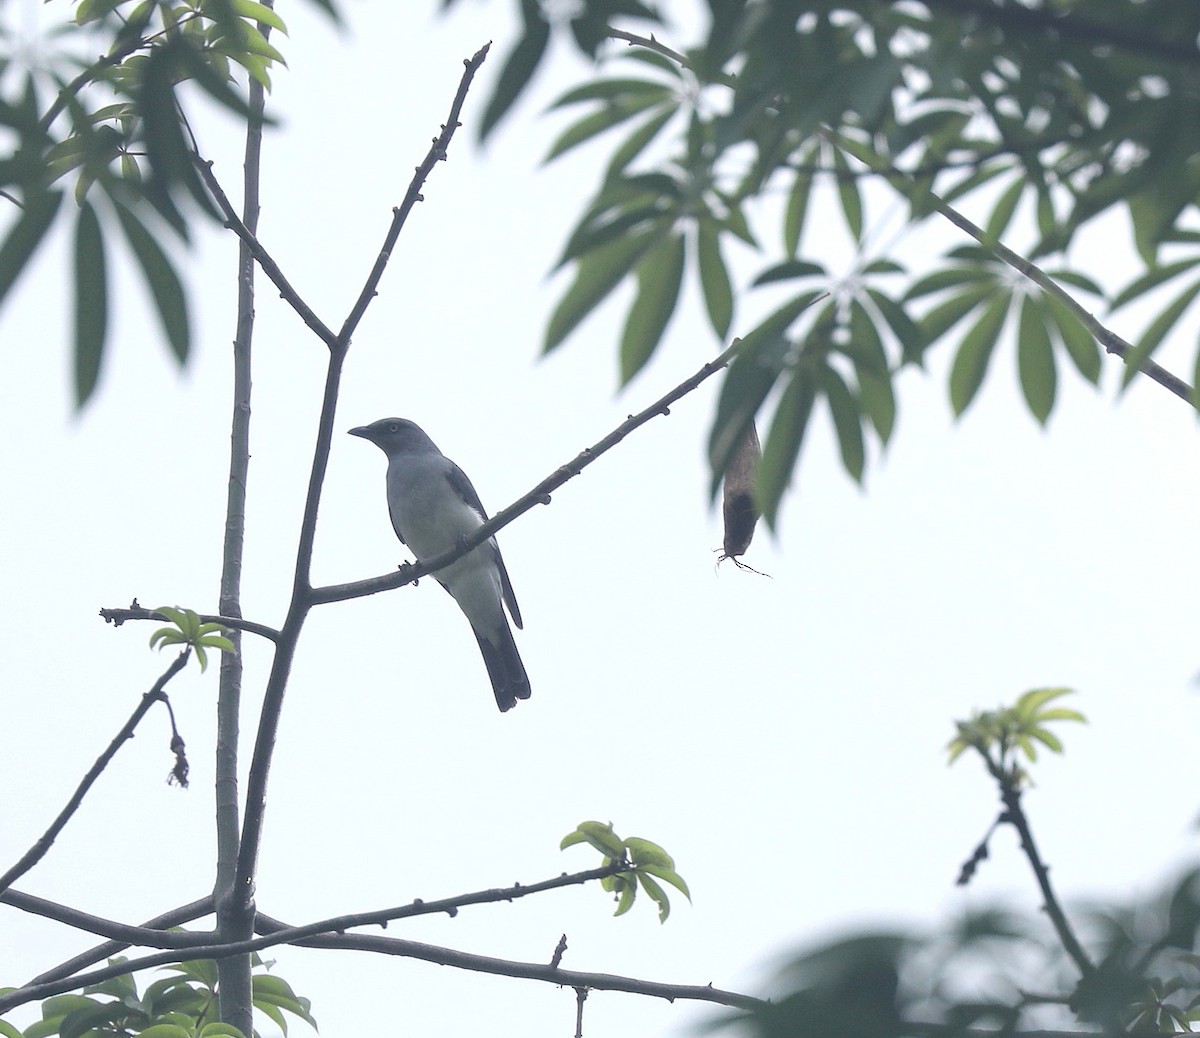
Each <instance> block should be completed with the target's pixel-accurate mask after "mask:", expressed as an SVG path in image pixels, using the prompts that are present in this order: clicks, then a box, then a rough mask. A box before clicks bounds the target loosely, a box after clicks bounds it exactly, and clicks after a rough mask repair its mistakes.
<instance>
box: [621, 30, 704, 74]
mask: <svg viewBox="0 0 1200 1038" xmlns="http://www.w3.org/2000/svg"><path fill="white" fill-rule="evenodd" d="M604 35H605V36H607V37H608V38H609V39H611V40H624V41H625V42H626V43H628V44H629V46H631V47H645V48H646V50H652V51H654V52H655V53H656V54H661V55H662V56H663V57H664V58H669V59H670V60H671V61H673V62H675V63H676V64H677V65H682V66H683V67H684V68H686V69H690V68H691V67H692V63H691V61H690V60H689V59H688V57H687V55H686V54H680V53H679V51H677V50H672V49H671V48H670V47H668V46H667V45H666V44H665V43H661V42H659V40H657V39H656V38H655V36H654V34H653V33H651V34H650V35H649V36H639V35H637V34H636V33H632V32H626V31H625V30H624V29H609V30H607V31H606V32H605V34H604Z"/></svg>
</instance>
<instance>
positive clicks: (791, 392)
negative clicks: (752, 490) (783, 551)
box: [757, 363, 816, 526]
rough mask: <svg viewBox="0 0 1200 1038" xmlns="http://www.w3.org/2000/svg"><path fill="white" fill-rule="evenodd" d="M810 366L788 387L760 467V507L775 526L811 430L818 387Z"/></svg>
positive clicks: (794, 374)
mask: <svg viewBox="0 0 1200 1038" xmlns="http://www.w3.org/2000/svg"><path fill="white" fill-rule="evenodd" d="M810 366H811V365H810V364H803V363H802V364H798V365H797V366H796V367H795V368H793V370H792V374H791V378H790V379H789V381H788V384H787V388H786V389H784V391H783V396H782V397H780V399H779V406H778V407H776V409H775V415H774V417H773V418H772V419H771V430H770V432H769V433H768V434H767V440H766V443H764V444H763V455H762V460H761V461H760V462H759V465H758V480H757V484H758V485H757V490H758V499H759V500H758V504H759V508H760V509H761V511H762V514H763V517H764V518H765V519H766V520H767V522H768V523H769V524H770V525H771V526H774V525H775V520H776V518H777V517H778V514H779V502H780V501H781V500H782V498H783V492H784V491H785V490H786V489H787V487H788V484H789V483H790V482H791V479H792V471H793V469H794V468H795V467H796V459H797V457H798V456H799V454H800V445H801V443H803V441H804V434H805V432H806V431H807V429H808V419H809V417H810V416H811V415H812V408H813V401H814V400H815V398H816V385H815V380H814V379H813V377H812V372H811V371H810V370H809V369H810Z"/></svg>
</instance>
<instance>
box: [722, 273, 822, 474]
mask: <svg viewBox="0 0 1200 1038" xmlns="http://www.w3.org/2000/svg"><path fill="white" fill-rule="evenodd" d="M824 297H825V293H824V292H823V291H821V290H820V289H816V290H813V291H810V292H803V293H801V294H800V295H798V296H796V297H795V298H794V299H791V300H789V301H788V302H787V303H785V304H784V305H783V306H781V307H780V308H779V309H778V310H776V311H775V312H774V313H772V314H771V315H770V316H769V317H768V318H767V319H766V320H764V321H762V322H761V323H760V324H759V325H757V326H756V327H755V328H754V329H752V330H751V331H750V332H749V333H747V334H746V336H745V337H744V338H743V339H742V340H741V349H740V350H739V351H738V353H737V355H736V356H735V357H734V359H733V362H732V363H731V364H730V365H729V369H728V370H727V371H726V373H725V379H724V381H723V382H722V384H721V394H720V397H719V398H718V400H717V414H716V418H715V419H714V420H713V428H712V432H711V433H710V434H709V441H708V462H709V469H710V472H711V477H712V479H711V483H710V487H709V490H710V493H711V494H712V495H713V496H714V497H715V496H716V494H717V491H718V490H719V488H720V484H721V476H722V475H723V474H724V472H725V468H726V466H727V465H728V464H729V460H730V458H732V457H733V456H734V454H735V453H736V452H737V450H738V448H739V447H740V446H741V444H742V443H743V442H744V440H745V438H746V434H747V430H748V429H749V428H750V426H751V423H752V422H753V421H754V416H755V414H756V413H757V412H758V409H759V407H761V406H762V402H763V400H764V399H765V398H766V396H767V393H769V392H770V390H771V388H772V387H773V386H774V385H775V382H776V380H777V379H778V378H779V377H780V374H781V373H782V371H783V368H784V365H785V364H786V362H787V358H788V356H789V354H790V353H792V352H793V351H794V349H795V347H794V344H793V343H792V342H791V340H790V339H789V338H788V334H787V332H788V329H789V328H790V327H791V325H792V323H793V322H794V321H795V320H796V318H798V317H799V316H800V314H802V313H803V312H804V311H805V310H807V309H808V308H809V307H810V306H812V305H813V303H815V302H816V301H817V300H819V299H822V298H824ZM759 464H760V467H761V460H760V463H759Z"/></svg>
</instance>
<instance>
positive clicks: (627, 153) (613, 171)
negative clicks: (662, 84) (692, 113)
mask: <svg viewBox="0 0 1200 1038" xmlns="http://www.w3.org/2000/svg"><path fill="white" fill-rule="evenodd" d="M678 111H679V108H678V106H676V105H669V106H664V107H663V108H662V109H661V110H660V111H658V112H656V113H655V114H654V115H652V116H651V117H650V118H649V119H647V120H646V121H645V122H644V123H642V125H641V126H639V127H638V128H637V129H636V130H634V131H633V133H631V134H630V135H629V136H628V137H626V138H625V140H624V142H623V143H622V144H621V146H620V147H619V148H617V150H616V151H614V152H613V155H612V158H611V159H609V161H608V168H607V169H606V170H605V171H604V179H605V180H606V181H607V180H611V179H612V178H613V177H615V176H617V175H619V174H620V173H622V172H624V170H625V168H626V167H627V166H628V165H629V164H630V163H631V162H632V161H633V160H634V159H636V158H637V157H638V156H639V155H640V154H641V153H642V151H643V150H644V149H645V147H646V145H648V144H649V143H650V142H651V141H652V140H654V138H655V137H657V136H658V133H659V131H660V130H661V129H662V128H663V127H664V126H666V125H667V123H669V122H670V121H671V119H672V118H674V116H675V114H676V113H677V112H678Z"/></svg>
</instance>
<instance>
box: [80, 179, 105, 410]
mask: <svg viewBox="0 0 1200 1038" xmlns="http://www.w3.org/2000/svg"><path fill="white" fill-rule="evenodd" d="M107 329H108V278H107V272H106V268H105V263H104V240H103V238H102V236H101V233H100V221H99V220H98V219H97V217H96V210H95V209H93V208H92V206H91V204H90V203H87V202H85V203H84V204H83V206H82V207H81V208H80V210H79V220H78V222H77V223H76V225H75V405H76V407H82V406H83V405H84V404H85V403H87V401H88V399H89V398H90V397H91V395H92V393H93V392H94V391H95V388H96V382H97V380H98V379H99V377H100V360H101V357H102V355H103V353H104V338H105V333H106V331H107Z"/></svg>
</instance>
